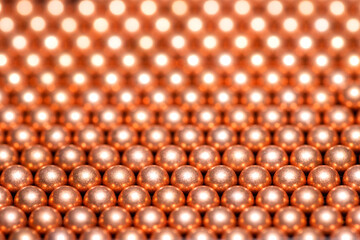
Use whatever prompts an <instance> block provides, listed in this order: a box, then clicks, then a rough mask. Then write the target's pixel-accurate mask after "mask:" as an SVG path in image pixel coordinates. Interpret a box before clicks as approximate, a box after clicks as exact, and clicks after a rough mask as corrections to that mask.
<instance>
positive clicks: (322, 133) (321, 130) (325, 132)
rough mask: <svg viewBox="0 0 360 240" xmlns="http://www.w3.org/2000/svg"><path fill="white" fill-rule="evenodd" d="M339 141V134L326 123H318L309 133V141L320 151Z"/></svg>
mask: <svg viewBox="0 0 360 240" xmlns="http://www.w3.org/2000/svg"><path fill="white" fill-rule="evenodd" d="M338 141H339V137H338V134H337V133H336V131H335V130H334V129H332V128H331V127H329V126H326V125H318V126H315V127H313V128H312V129H310V131H309V132H308V135H307V143H308V144H309V145H311V146H314V147H316V148H317V149H318V150H319V151H326V150H328V149H329V148H331V147H332V146H335V145H336V144H337V143H338Z"/></svg>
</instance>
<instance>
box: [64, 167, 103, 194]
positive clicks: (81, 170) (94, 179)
mask: <svg viewBox="0 0 360 240" xmlns="http://www.w3.org/2000/svg"><path fill="white" fill-rule="evenodd" d="M100 183H101V175H100V173H99V171H98V170H96V169H95V168H94V167H92V166H89V165H81V166H78V167H76V168H74V169H73V170H72V171H71V173H70V175H69V184H70V185H71V186H73V187H74V188H76V189H77V190H79V191H80V192H85V191H87V190H89V189H90V188H91V187H93V186H96V185H99V184H100Z"/></svg>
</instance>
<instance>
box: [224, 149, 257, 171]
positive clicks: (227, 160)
mask: <svg viewBox="0 0 360 240" xmlns="http://www.w3.org/2000/svg"><path fill="white" fill-rule="evenodd" d="M221 163H222V164H224V165H226V166H228V167H230V168H231V169H232V170H234V171H235V172H236V173H238V172H240V171H241V170H243V169H244V168H246V167H247V166H250V165H253V164H254V163H255V157H254V154H253V153H252V151H250V149H249V148H247V147H245V146H241V145H233V146H231V147H229V148H227V149H226V150H225V152H224V153H223V154H222V160H221Z"/></svg>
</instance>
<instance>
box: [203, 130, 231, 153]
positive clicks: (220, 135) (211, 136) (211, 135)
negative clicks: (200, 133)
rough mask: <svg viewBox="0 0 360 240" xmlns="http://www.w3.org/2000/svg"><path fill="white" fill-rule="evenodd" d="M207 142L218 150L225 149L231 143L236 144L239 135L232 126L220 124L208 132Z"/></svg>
mask: <svg viewBox="0 0 360 240" xmlns="http://www.w3.org/2000/svg"><path fill="white" fill-rule="evenodd" d="M206 142H207V144H209V145H211V146H213V147H214V148H215V149H216V150H218V151H224V150H225V149H226V148H228V147H230V146H231V145H234V144H236V142H237V135H236V133H235V131H234V130H233V129H232V128H230V127H228V126H226V125H219V126H216V127H214V128H212V129H211V130H210V131H209V132H208V134H207V138H206Z"/></svg>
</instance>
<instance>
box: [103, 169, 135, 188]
mask: <svg viewBox="0 0 360 240" xmlns="http://www.w3.org/2000/svg"><path fill="white" fill-rule="evenodd" d="M102 182H103V184H104V185H106V186H107V187H109V188H110V189H111V190H113V191H114V192H120V191H121V190H123V189H124V188H126V187H128V186H131V185H134V184H135V174H134V173H133V172H132V171H131V170H130V168H128V167H125V166H123V165H115V166H112V167H110V168H109V169H107V170H106V171H105V173H104V174H103V180H102Z"/></svg>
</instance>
